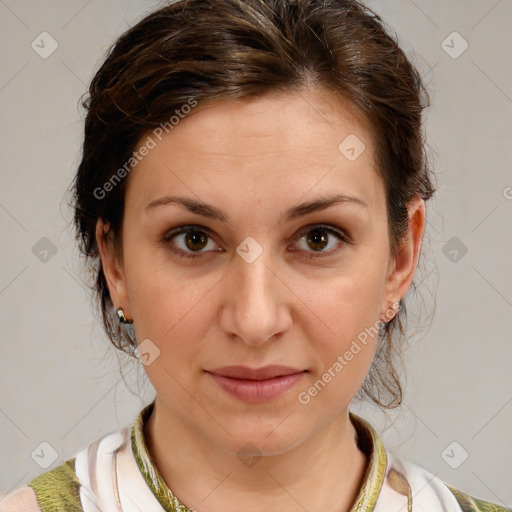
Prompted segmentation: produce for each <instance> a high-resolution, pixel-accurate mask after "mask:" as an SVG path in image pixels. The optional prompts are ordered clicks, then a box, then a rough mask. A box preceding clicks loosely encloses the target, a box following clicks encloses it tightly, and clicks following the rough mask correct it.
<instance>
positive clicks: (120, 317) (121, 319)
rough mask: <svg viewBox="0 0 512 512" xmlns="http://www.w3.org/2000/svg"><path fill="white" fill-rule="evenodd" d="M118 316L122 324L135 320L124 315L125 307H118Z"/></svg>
mask: <svg viewBox="0 0 512 512" xmlns="http://www.w3.org/2000/svg"><path fill="white" fill-rule="evenodd" d="M117 317H118V318H119V321H120V322H121V323H122V324H131V323H133V320H128V319H127V318H126V317H125V316H124V311H123V308H118V310H117Z"/></svg>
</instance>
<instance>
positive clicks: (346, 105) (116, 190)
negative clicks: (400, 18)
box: [0, 0, 505, 512]
mask: <svg viewBox="0 0 512 512" xmlns="http://www.w3.org/2000/svg"><path fill="white" fill-rule="evenodd" d="M89 92H90V97H89V98H88V99H87V101H86V102H85V106H86V107H87V109H88V114H87V118H86V122H85V139H84V148H83V149H84V151H83V158H82V161H81V164H80V167H79V169H78V173H77V175H76V179H75V182H74V187H75V188H74V190H75V221H76V227H77V234H78V238H79V241H80V246H81V249H82V251H83V253H84V254H85V256H86V257H87V258H88V259H90V261H91V264H92V265H93V267H92V268H93V269H94V271H95V272H96V275H95V277H96V291H97V293H98V298H99V301H100V303H101V307H102V312H103V321H104V325H105V329H106V332H107V333H108V334H109V336H110V338H111V340H112V342H113V344H114V345H115V346H116V347H117V348H119V349H122V350H125V351H127V352H129V353H132V354H133V355H134V356H136V357H139V358H140V360H141V361H142V363H143V364H144V367H145V369H146V373H147V375H148V377H149V379H150V381H151V383H152V384H153V386H154V388H155V390H156V399H155V401H154V402H152V403H151V404H149V405H148V406H147V407H145V408H144V409H143V410H142V411H141V413H140V415H139V416H138V417H137V419H136V420H135V422H134V423H133V425H131V426H128V427H126V428H125V429H123V430H121V431H119V432H114V433H112V434H109V435H107V436H105V437H104V438H102V439H99V440H97V441H95V442H93V443H91V444H90V445H89V446H88V447H86V448H84V450H82V451H81V452H80V453H78V454H77V456H76V457H74V458H72V459H70V460H68V461H66V462H65V463H64V464H62V465H61V466H59V467H57V468H56V469H53V470H50V471H47V472H45V473H43V474H41V475H40V476H38V477H36V478H35V479H33V480H31V481H30V482H28V484H27V486H25V487H23V488H21V489H19V490H18V491H16V492H14V493H12V494H11V495H10V496H8V497H7V498H6V499H5V500H4V501H3V502H2V504H1V505H0V507H1V510H2V511H16V510H23V511H40V510H42V511H45V512H48V511H54V510H66V511H75V510H76V511H86V512H89V511H93V510H94V511H97V510H102V511H141V510H143V511H145V512H146V511H161V510H168V511H170V510H172V511H175V510H179V511H186V510H189V511H192V510H197V511H200V512H215V511H223V512H231V511H233V510H240V508H241V507H242V508H243V509H245V510H251V511H259V510H308V511H316V510H332V511H340V512H341V511H379V512H380V511H386V512H387V511H395V510H396V511H398V510H411V511H414V512H417V511H421V510H429V511H436V510H446V511H459V512H460V511H487V510H489V511H490V510H493V511H498V510H505V509H504V508H501V507H499V506H498V505H495V504H492V503H487V502H484V501H481V500H478V499H476V498H473V497H470V496H468V495H467V494H465V493H463V492H462V491H459V490H456V489H453V488H452V487H450V486H449V485H448V484H446V483H444V482H443V481H441V480H439V479H438V478H436V477H435V476H433V475H432V474H430V473H429V472H428V471H426V470H425V469H423V468H421V467H419V466H416V465H414V464H412V463H409V462H407V461H404V460H401V459H400V458H398V457H397V456H395V455H394V454H393V453H391V452H390V451H388V450H386V449H385V447H384V446H383V444H382V442H381V440H380V439H379V436H378V434H377V432H376V431H375V430H374V429H373V427H372V426H371V425H370V424H369V423H368V422H367V421H366V420H364V419H363V418H361V417H359V416H357V415H355V414H354V413H352V412H350V410H349V405H350V403H351V401H352V399H353V398H354V397H355V396H356V394H358V393H359V394H362V395H366V396H367V397H369V398H370V399H372V400H373V401H374V402H375V403H377V404H379V405H380V406H381V407H383V408H384V409H386V408H392V407H396V406H398V405H399V404H400V402H401V397H402V390H401V387H400V381H399V378H398V373H397V370H396V369H395V368H394V359H395V356H397V355H398V356H399V341H400V335H402V334H404V333H403V323H402V319H403V316H404V314H405V308H404V304H403V298H404V296H405V295H406V293H407V291H408V290H409V289H410V287H411V285H412V283H413V278H414V273H415V270H416V267H417V264H418V259H419V256H420V253H421V246H422V239H423V234H424V228H425V202H426V201H427V200H428V199H430V198H431V197H432V195H433V193H434V186H433V184H432V176H431V174H430V170H429V168H428V165H427V162H426V158H425V151H424V141H423V135H422V111H423V109H424V108H425V107H426V105H427V99H428V96H427V94H426V92H425V91H424V89H423V85H422V82H421V79H420V77H419V75H418V73H417V71H416V70H415V69H414V67H413V66H412V65H411V63H410V62H409V61H408V59H407V58H406V57H405V55H404V53H403V52H402V51H401V50H400V48H399V47H398V46H397V44H396V41H395V40H394V39H393V38H392V37H390V36H389V35H388V34H387V33H386V32H385V30H384V29H383V26H382V22H381V20H380V18H379V17H378V16H377V15H375V14H374V13H373V12H372V11H370V10H369V9H367V8H366V7H364V6H363V5H362V4H360V3H358V2H357V1H355V0H327V1H319V0H300V1H291V0H286V1H284V0H280V1H273V0H265V1H263V0H249V1H244V2H242V1H240V0H187V1H177V2H173V3H172V4H170V5H169V6H167V7H164V8H162V9H160V10H159V11H157V12H154V13H152V14H150V15H149V16H147V17H146V18H145V19H143V20H142V21H140V22H139V23H138V24H137V25H136V26H135V27H133V28H132V29H130V30H129V31H127V32H126V33H125V34H123V35H122V36H121V37H120V38H119V40H118V41H117V42H116V44H115V46H114V47H113V49H112V51H111V52H110V54H109V56H108V58H107V59H106V61H105V62H104V63H103V65H102V66H101V68H100V69H99V71H98V72H97V74H96V76H95V77H94V79H93V81H92V83H91V86H90V91H89ZM241 504H242V505H241Z"/></svg>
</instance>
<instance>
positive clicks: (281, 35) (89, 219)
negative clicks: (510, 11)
mask: <svg viewBox="0 0 512 512" xmlns="http://www.w3.org/2000/svg"><path fill="white" fill-rule="evenodd" d="M307 87H318V88H323V89H327V90H329V91H332V92H333V93H335V94H338V95H339V96H340V97H341V98H343V99H344V100H346V101H347V102H348V104H349V105H350V106H351V107H352V108H353V109H354V111H355V112H356V113H357V114H358V115H359V117H360V119H361V120H362V121H364V122H365V124H366V126H368V127H369V129H370V130H371V135H372V138H373V142H374V147H375V155H374V156H375V160H376V163H377V172H378V174H379V176H380V178H381V179H382V182H383V183H384V187H385V192H386V201H387V205H386V206H387V213H388V230H389V235H390V251H391V254H392V255H393V256H394V255H396V252H397V250H398V248H399V247H400V243H401V241H402V240H403V237H404V236H405V235H406V233H407V230H408V227H409V226H408V211H407V205H408V203H409V201H410V200H411V199H412V198H413V197H414V196H420V197H421V198H423V199H424V200H428V199H429V198H430V197H431V196H432V194H433V193H434V186H433V185H432V182H431V179H432V176H431V173H430V170H429V166H428V165H427V158H426V151H425V142H424V136H423V128H422V112H423V109H424V108H425V107H427V106H428V103H429V97H428V93H427V92H426V90H425V88H424V85H423V83H422V80H421V77H420V75H419V73H418V71H417V70H416V69H415V67H414V66H413V65H412V63H411V62H410V61H409V59H408V58H407V57H406V55H405V54H404V52H403V51H402V50H401V49H400V48H399V46H398V42H397V38H396V36H395V35H392V34H391V33H389V31H388V30H387V29H386V27H385V26H384V23H383V21H382V19H381V18H380V17H379V16H378V15H377V14H376V13H375V12H373V11H372V10H370V9H369V8H368V7H366V6H364V5H363V4H361V3H360V2H358V1H356V0H243V1H242V0H179V1H175V2H172V3H170V4H168V5H166V6H165V7H163V8H160V9H159V10H157V11H155V12H153V13H151V14H149V15H147V16H146V17H144V18H143V19H142V20H141V21H139V22H138V23H137V24H136V25H135V26H133V27H132V28H130V29H129V30H128V31H126V32H125V33H124V34H122V35H121V36H120V37H119V38H118V40H117V41H116V42H115V43H114V44H113V45H112V47H111V48H110V50H109V52H108V56H107V57H106V59H105V61H104V62H103V64H102V65H101V67H100V68H99V70H98V71H97V73H96V74H95V76H94V78H93V80H92V82H91V84H90V88H89V91H88V94H87V96H86V97H85V98H84V99H83V101H82V105H83V107H84V108H85V109H86V111H87V115H86V119H85V136H84V142H83V154H82V160H81V162H80V165H79V168H78V171H77V174H76V176H75V179H74V182H73V206H74V222H75V228H76V236H77V239H78V242H79V247H80V250H81V252H82V253H83V255H84V256H85V261H86V263H88V264H89V265H90V270H91V271H92V273H93V279H94V284H93V286H94V291H95V299H96V301H97V302H96V304H97V305H98V306H99V310H101V316H102V320H103V325H104V328H105V330H106V333H107V335H108V337H109V338H110V340H111V341H112V343H113V344H114V346H116V347H117V348H119V349H120V350H124V351H126V352H128V353H130V352H132V351H133V348H134V347H133V340H131V339H130V338H129V336H127V334H126V332H125V331H124V329H122V328H121V327H120V325H119V323H118V321H117V317H116V315H115V312H114V305H113V304H112V301H111V298H110V294H109V290H108V287H107V283H106V280H105V276H104V273H103V270H102V267H101V260H100V258H99V252H98V246H97V243H96V239H95V229H96V223H97V221H98V219H99V218H101V219H103V221H104V222H105V223H109V234H111V235H112V236H113V237H114V241H115V244H116V245H115V247H116V250H117V251H118V253H119V254H120V253H121V251H120V248H121V246H122V240H121V226H122V221H123V213H124V196H125V189H126V183H127V181H128V179H129V170H130V168H133V166H134V165H136V164H137V160H136V158H135V157H134V150H135V148H136V146H137V143H138V142H139V141H140V139H141V137H142V135H143V134H146V133H147V132H148V130H154V129H156V128H158V127H161V126H164V127H166V129H168V128H169V125H170V124H171V125H172V122H171V123H170V121H169V120H170V118H171V116H172V115H175V114H176V115H177V114H178V113H179V115H180V117H183V116H184V115H186V113H187V112H188V110H190V108H189V109H188V110H186V109H185V107H184V106H186V105H191V104H193V105H197V108H203V107H205V106H207V105H209V104H211V103H212V102H219V101H222V100H226V99H234V98H256V97H258V96H262V95H264V94H266V93H271V92H277V91H284V92H294V91H301V90H304V89H305V88H307ZM170 128H172V126H170ZM127 163H128V165H127ZM123 169H124V171H123ZM113 178H118V181H119V183H115V184H113V183H112V179H113ZM109 183H110V186H108V184H109ZM413 285H414V283H413ZM405 318H406V309H405V304H404V303H403V299H402V300H401V301H400V309H399V312H398V314H397V315H396V316H395V317H394V318H393V319H392V320H391V321H389V322H388V323H386V324H384V328H383V329H382V330H381V332H380V334H379V343H378V346H377V353H376V356H375V358H374V361H373V363H372V366H371V368H370V371H369V372H368V375H367V378H366V379H365V381H364V383H363V385H362V387H361V389H360V390H359V395H360V396H361V397H364V396H367V397H369V398H370V399H371V400H372V401H373V402H375V403H376V404H378V405H379V406H381V407H383V408H392V407H396V406H397V405H399V404H400V403H401V401H402V387H401V383H400V376H399V371H398V369H397V367H396V363H397V358H400V357H399V356H400V354H401V350H402V349H401V346H402V345H401V344H402V343H403V340H404V339H405V323H404V320H405ZM397 356H398V357H397ZM400 359H401V358H400ZM390 398H391V400H390Z"/></svg>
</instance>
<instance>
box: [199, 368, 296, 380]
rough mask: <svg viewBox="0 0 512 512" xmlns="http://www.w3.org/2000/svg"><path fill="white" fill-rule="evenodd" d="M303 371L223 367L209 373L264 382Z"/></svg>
mask: <svg viewBox="0 0 512 512" xmlns="http://www.w3.org/2000/svg"><path fill="white" fill-rule="evenodd" d="M302 371H304V370H302V369H300V368H292V367H290V366H279V365H270V366H264V367H263V368H257V369H253V368H249V367H247V366H223V367H221V368H215V369H214V370H209V372H210V373H214V374H216V375H221V376H222V377H230V378H232V379H244V380H266V379H273V378H275V377H283V376H285V375H292V374H294V373H300V372H302Z"/></svg>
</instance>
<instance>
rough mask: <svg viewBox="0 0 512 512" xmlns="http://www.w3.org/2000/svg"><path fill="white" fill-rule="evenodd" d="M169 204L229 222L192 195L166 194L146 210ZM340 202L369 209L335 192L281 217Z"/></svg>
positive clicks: (322, 208) (360, 201)
mask: <svg viewBox="0 0 512 512" xmlns="http://www.w3.org/2000/svg"><path fill="white" fill-rule="evenodd" d="M168 204H179V205H182V206H184V207H185V208H187V210H189V211H190V212H192V213H196V214H198V215H203V216H204V217H208V218H211V219H216V220H220V221H221V222H229V215H227V214H226V213H225V212H223V211H222V210H220V209H219V208H217V207H215V206H212V205H210V204H208V203H203V202H201V201H197V200H195V199H192V198H190V197H184V196H164V197H161V198H159V199H155V200H154V201H151V202H150V203H149V204H148V205H147V206H146V208H145V210H146V211H147V210H151V209H152V208H155V207H157V206H164V205H168ZM338 204H354V205H357V206H360V207H362V208H366V209H368V205H367V204H366V203H365V202H364V201H363V200H362V199H360V198H359V197H355V196H350V195H347V194H334V195H330V196H325V197H319V198H317V199H315V200H314V201H310V202H308V203H302V204H299V205H298V206H294V207H293V208H290V209H289V210H288V211H286V212H285V213H284V214H282V216H281V219H286V220H292V219H296V218H298V217H302V216H304V215H308V214H310V213H313V212H317V211H321V210H325V209H326V208H329V207H331V206H334V205H338Z"/></svg>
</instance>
